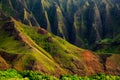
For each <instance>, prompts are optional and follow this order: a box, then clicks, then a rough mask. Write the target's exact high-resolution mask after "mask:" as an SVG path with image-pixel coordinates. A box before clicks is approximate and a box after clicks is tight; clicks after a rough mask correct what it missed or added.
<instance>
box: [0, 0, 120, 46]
mask: <svg viewBox="0 0 120 80" xmlns="http://www.w3.org/2000/svg"><path fill="white" fill-rule="evenodd" d="M0 4H1V9H2V11H3V12H4V14H6V15H8V16H9V15H12V16H14V17H15V18H16V19H19V20H20V21H21V22H22V23H25V24H27V25H30V26H39V25H40V26H41V27H42V28H44V29H46V30H48V31H49V32H52V33H53V34H55V35H57V36H60V37H62V38H64V39H66V40H67V41H69V42H70V43H72V44H75V45H77V46H79V47H83V48H89V46H91V45H92V46H94V45H95V44H96V43H97V42H99V41H101V40H103V39H106V38H111V39H112V38H115V37H116V36H118V35H119V34H120V33H119V32H120V28H119V25H120V24H119V23H120V18H119V17H120V15H119V14H120V2H119V1H118V0H109V1H108V0H97V1H96V0H64V1H63V0H54V1H53V0H34V1H33V0H26V1H23V0H1V1H0ZM90 48H91V47H90Z"/></svg>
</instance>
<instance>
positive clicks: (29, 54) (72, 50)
mask: <svg viewBox="0 0 120 80" xmlns="http://www.w3.org/2000/svg"><path fill="white" fill-rule="evenodd" d="M1 14H2V13H1ZM2 16H3V15H2ZM0 22H1V23H2V24H1V27H0V32H1V33H0V59H1V63H0V65H1V66H0V70H6V69H9V68H14V69H16V70H20V71H21V70H34V71H36V70H37V71H40V72H43V73H46V74H50V75H55V76H60V75H63V74H77V75H82V76H85V75H91V74H97V73H107V74H116V75H117V74H119V71H120V70H119V67H120V65H119V64H118V63H119V61H118V60H119V57H120V55H119V54H113V55H112V54H111V55H110V56H106V57H104V58H101V55H96V54H95V53H94V52H92V51H88V50H85V49H81V48H78V47H76V46H74V45H72V44H70V43H68V42H67V41H65V40H64V39H61V38H60V37H57V36H55V35H53V34H51V33H49V32H47V31H46V30H45V29H43V28H40V27H33V26H28V25H25V24H22V23H21V22H19V21H16V20H15V19H14V18H12V17H11V18H9V17H8V18H7V17H5V16H4V18H1V21H0ZM111 61H113V63H114V66H112V65H111V64H110V63H109V62H111ZM106 62H107V63H106ZM116 63H117V64H116ZM116 68H117V71H116ZM111 71H112V72H111Z"/></svg>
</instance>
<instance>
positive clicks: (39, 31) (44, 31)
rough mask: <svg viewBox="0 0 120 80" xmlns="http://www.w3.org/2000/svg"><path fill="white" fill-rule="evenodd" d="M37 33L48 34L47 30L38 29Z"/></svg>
mask: <svg viewBox="0 0 120 80" xmlns="http://www.w3.org/2000/svg"><path fill="white" fill-rule="evenodd" d="M37 32H38V33H39V34H47V33H48V32H47V31H46V30H45V29H43V28H40V27H39V28H37Z"/></svg>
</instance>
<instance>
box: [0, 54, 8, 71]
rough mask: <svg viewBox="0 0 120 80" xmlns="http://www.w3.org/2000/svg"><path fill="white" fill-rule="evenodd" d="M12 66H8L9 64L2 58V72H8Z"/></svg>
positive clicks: (0, 58) (0, 68) (0, 66)
mask: <svg viewBox="0 0 120 80" xmlns="http://www.w3.org/2000/svg"><path fill="white" fill-rule="evenodd" d="M9 67H10V66H9V65H8V64H7V62H6V61H5V60H4V59H3V58H2V57H1V56H0V70H6V69H8V68H9Z"/></svg>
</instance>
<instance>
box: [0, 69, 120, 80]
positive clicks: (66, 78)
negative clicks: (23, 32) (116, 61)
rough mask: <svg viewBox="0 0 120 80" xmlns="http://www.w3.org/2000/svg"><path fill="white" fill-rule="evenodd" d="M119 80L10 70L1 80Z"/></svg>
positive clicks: (109, 76)
mask: <svg viewBox="0 0 120 80" xmlns="http://www.w3.org/2000/svg"><path fill="white" fill-rule="evenodd" d="M3 79H4V80H119V79H120V76H113V75H105V74H96V75H92V76H85V77H80V76H76V75H62V76H61V77H60V78H57V77H54V76H50V75H45V74H43V73H39V72H37V71H34V72H33V71H29V70H27V71H16V70H14V69H9V70H6V71H0V80H3Z"/></svg>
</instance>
